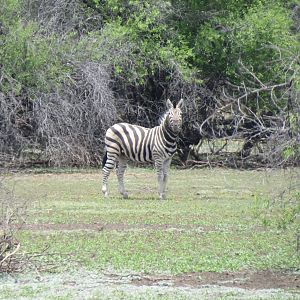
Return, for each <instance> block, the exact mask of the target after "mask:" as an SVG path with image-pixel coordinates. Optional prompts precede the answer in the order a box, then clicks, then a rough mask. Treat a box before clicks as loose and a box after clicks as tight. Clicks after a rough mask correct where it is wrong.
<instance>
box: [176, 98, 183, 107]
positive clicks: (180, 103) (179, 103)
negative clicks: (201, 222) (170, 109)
mask: <svg viewBox="0 0 300 300" xmlns="http://www.w3.org/2000/svg"><path fill="white" fill-rule="evenodd" d="M183 105H184V101H183V99H180V100H179V102H178V103H177V105H176V108H179V109H182V107H183Z"/></svg>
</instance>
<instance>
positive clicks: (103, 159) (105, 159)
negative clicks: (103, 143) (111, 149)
mask: <svg viewBox="0 0 300 300" xmlns="http://www.w3.org/2000/svg"><path fill="white" fill-rule="evenodd" d="M106 161H107V151H106V150H105V152H104V155H103V158H102V168H104V166H105V163H106Z"/></svg>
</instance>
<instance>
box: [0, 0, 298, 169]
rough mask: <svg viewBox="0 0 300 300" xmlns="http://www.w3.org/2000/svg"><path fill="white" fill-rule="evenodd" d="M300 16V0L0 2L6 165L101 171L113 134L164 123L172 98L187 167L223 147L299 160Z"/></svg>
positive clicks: (274, 160)
mask: <svg viewBox="0 0 300 300" xmlns="http://www.w3.org/2000/svg"><path fill="white" fill-rule="evenodd" d="M299 19H300V3H299V1H297V0H293V1H292V0H289V1H280V0H271V1H270V0H268V1H264V0H260V1H259V0H257V1H246V0H238V1H237V0H230V1H225V0H218V1H214V0H213V1H205V0H200V1H192V0H186V1H183V0H174V1H164V0H158V1H151V0H143V1H137V0H126V1H124V0H122V1H121V0H67V1H65V0H54V1H48V0H30V1H29V0H0V161H1V165H5V164H6V165H7V164H11V163H13V164H16V163H21V162H23V163H24V162H26V161H28V162H30V163H31V164H32V163H44V164H46V165H98V164H99V162H100V157H101V154H102V151H103V136H104V134H105V130H106V129H107V128H108V126H110V125H111V124H113V123H114V122H116V121H120V120H122V121H126V122H131V123H136V124H140V125H143V126H154V125H156V124H157V121H158V119H159V116H160V115H161V114H162V112H163V111H164V109H165V108H164V102H165V99H167V98H171V100H173V101H174V102H176V101H177V100H178V99H179V98H185V99H186V107H185V120H184V128H183V132H182V135H181V138H180V141H179V146H180V153H179V154H180V158H181V160H185V159H186V158H187V155H188V153H189V152H190V148H191V147H190V146H191V145H196V144H198V143H199V142H200V141H203V140H204V139H206V140H208V141H210V140H214V139H219V138H223V139H225V140H228V139H239V140H242V141H243V146H242V148H241V150H240V151H239V152H238V153H235V158H236V159H241V160H242V161H244V160H245V159H247V158H249V157H251V151H252V149H253V148H254V147H255V146H256V145H259V147H260V149H261V155H260V156H259V157H255V160H256V161H257V160H260V161H261V162H263V163H264V164H271V165H274V164H285V163H299V156H300V148H299V143H300V137H299V136H300V132H299V113H300V110H299V107H300V105H299V89H300V87H299V49H300V43H299V26H300V22H299ZM215 154H219V153H215ZM194 157H195V158H197V159H201V157H199V156H197V153H194ZM222 159H223V158H222Z"/></svg>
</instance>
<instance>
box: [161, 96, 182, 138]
mask: <svg viewBox="0 0 300 300" xmlns="http://www.w3.org/2000/svg"><path fill="white" fill-rule="evenodd" d="M182 106H183V99H180V101H179V102H178V103H177V105H176V106H175V107H174V105H173V104H172V102H171V101H170V99H168V100H167V108H168V111H167V113H166V123H165V124H166V126H168V127H169V128H170V129H171V130H172V131H173V132H174V133H175V134H178V133H179V132H180V131H181V127H182V112H181V108H182Z"/></svg>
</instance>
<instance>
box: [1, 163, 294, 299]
mask: <svg viewBox="0 0 300 300" xmlns="http://www.w3.org/2000/svg"><path fill="white" fill-rule="evenodd" d="M298 175H299V170H295V169H294V170H293V171H283V170H272V171H237V170H225V169H212V170H171V175H170V180H169V184H168V190H169V192H168V200H166V201H160V200H158V196H157V193H156V173H155V171H154V170H152V169H135V168H132V169H129V170H128V171H127V174H126V184H127V189H128V191H129V197H130V198H129V199H128V200H123V199H122V198H121V197H120V196H119V194H118V192H117V182H116V176H115V174H113V176H111V180H110V188H111V198H110V199H109V200H105V199H104V198H103V197H102V195H101V194H100V190H101V175H100V174H99V172H95V171H84V172H75V173H64V172H62V173H46V174H17V175H14V176H10V175H9V176H6V177H5V181H6V182H8V184H10V185H12V186H14V191H15V193H16V194H17V195H18V196H20V197H22V198H23V199H27V200H28V203H29V208H28V212H27V215H28V216H27V217H26V225H25V226H24V228H23V230H22V231H20V232H19V236H18V238H19V239H20V241H21V242H22V249H23V251H25V252H42V251H44V249H46V248H47V253H48V252H49V253H52V255H48V256H45V257H41V258H39V259H40V260H41V262H42V263H45V264H49V263H54V265H55V266H56V275H55V276H60V275H58V274H66V272H67V273H68V274H70V273H72V272H77V271H78V270H79V269H80V270H84V271H82V272H100V273H101V274H107V273H109V274H123V273H124V272H125V273H126V274H151V275H158V274H168V275H170V276H179V275H184V274H193V273H197V274H198V273H199V274H201V272H223V273H224V272H241V271H245V270H246V271H249V272H250V271H251V272H254V271H258V270H275V271H276V270H277V271H278V270H281V271H282V270H289V271H290V272H297V270H298V272H299V266H300V254H299V252H298V253H297V250H296V247H297V245H296V242H297V241H296V240H297V239H296V234H297V231H298V230H299V214H298V216H297V213H298V211H297V210H295V209H294V208H295V207H296V206H293V207H290V206H289V205H290V202H291V199H292V200H293V195H294V194H293V193H294V191H295V189H297V187H296V188H295V185H297V183H298V182H299V181H298V180H299V177H298ZM290 187H292V190H293V193H292V194H290V193H288V192H287V193H284V195H283V196H282V191H284V190H287V191H288V190H289V188H290ZM298 191H299V189H298ZM290 195H292V198H290ZM282 204H284V205H282ZM293 209H294V210H293ZM275 216H276V217H275ZM297 218H298V219H297ZM100 273H99V274H100ZM85 274H87V273H85ZM88 274H90V273H88ZM86 276H90V275H86ZM99 276H100V275H99ZM2 280H7V279H2ZM73 280H75V279H73ZM5 282H6V285H3V287H2V294H3V295H5V297H6V298H5V299H7V298H10V297H11V298H12V299H13V298H14V297H16V294H14V293H13V292H12V287H11V285H10V283H9V282H7V281H5ZM4 287H5V288H6V290H3V289H4ZM24 287H25V286H24ZM28 288H29V292H28V293H29V296H28V297H27V296H26V297H27V298H34V297H37V298H38V297H41V293H42V292H43V293H44V291H45V287H44V288H42V287H40V289H41V291H39V288H36V289H34V288H33V286H32V285H31V286H29V287H28V286H26V289H28ZM26 289H25V292H24V291H23V290H19V291H18V293H22V292H24V293H25V294H26ZM32 289H34V291H33V290H32ZM202 292H203V290H202ZM235 292H236V291H235ZM235 292H232V291H228V290H226V292H224V293H221V294H220V295H219V296H220V297H225V298H226V299H229V298H230V295H233V296H234V295H235ZM68 293H69V294H61V295H60V296H57V297H58V298H59V299H64V298H63V297H65V299H74V298H76V297H75V296H74V295H73V294H72V292H68ZM98 293H99V292H98ZM107 293H108V291H107ZM109 293H112V294H111V295H113V294H114V293H116V295H115V296H114V297H115V298H116V299H126V297H129V296H128V295H131V296H130V297H131V298H134V297H135V296H133V295H132V294H130V292H128V290H127V291H119V292H116V290H113V291H110V292H109ZM126 293H127V294H126ZM128 293H129V294H128ZM153 293H154V292H153V291H151V290H150V291H148V290H147V291H142V295H144V296H145V295H146V296H145V297H144V296H143V297H144V298H146V299H156V298H157V297H158V296H157V295H159V293H162V294H164V292H162V291H160V292H159V291H158V292H157V293H158V294H157V293H156V292H155V293H154V294H153ZM172 293H173V292H172V291H170V292H167V293H165V294H164V297H161V298H160V299H173V298H172ZM228 293H229V294H228ZM232 293H233V294H232ZM240 293H241V292H240ZM0 294H1V288H0ZM123 294H124V295H125V296H124V295H123ZM147 294H149V295H148V296H147ZM227 294H228V295H229V296H228V295H227ZM38 295H40V296H38ZM95 295H96V294H93V295H90V298H87V299H97V296H95ZM107 295H108V294H107ZM122 295H123V296H122ZM139 295H140V294H139ZM178 295H179V296H180V295H181V296H180V297H181V298H179V296H178V299H192V298H193V297H192V295H190V294H188V295H185V294H184V293H183V294H182V293H181V294H180V293H179V294H178ZM208 295H210V294H209V293H208ZM215 295H217V294H215ZM224 295H225V296H224ZM226 295H227V296H228V297H227V296H226ZM253 295H254V294H253ZM293 295H294V294H293ZM298 295H299V294H298ZM17 296H20V294H18V295H17ZM48 296H49V295H48ZM48 296H47V297H48ZM94 296H95V297H94ZM185 296H186V298H184V297H185ZM198 296H199V295H198ZM202 296H203V295H202ZM277 296H278V299H281V296H280V295H279V294H278V295H277ZM286 296H287V295H286V294H285V295H283V298H282V299H285V298H286ZM26 297H25V298H26ZM47 297H46V296H45V298H47ZM51 297H52V296H51ZM51 297H50V296H49V299H50V298H51ZM93 297H94V298H93ZM103 297H104V296H103V295H102V296H101V297H100V296H99V297H98V298H99V299H100V298H101V299H102V298H103ZM136 297H137V298H136V299H144V298H143V297H141V298H139V297H140V296H136ZM272 297H273V296H272ZM291 297H292V298H293V297H294V296H291ZM53 298H55V297H54V296H53ZM79 298H80V297H79ZM79 298H78V299H79ZM208 298H209V297H208ZM296 298H297V296H296V294H295V299H296ZM0 299H4V298H1V296H0ZM47 299H48V298H47ZM51 299H52V298H51ZM81 299H82V298H81ZM107 299H108V298H107ZM195 299H197V297H196V298H195ZM209 299H212V298H209ZM230 299H231V298H230ZM232 299H234V297H233V298H232ZM272 299H273V298H272ZM276 299H277V298H276Z"/></svg>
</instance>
